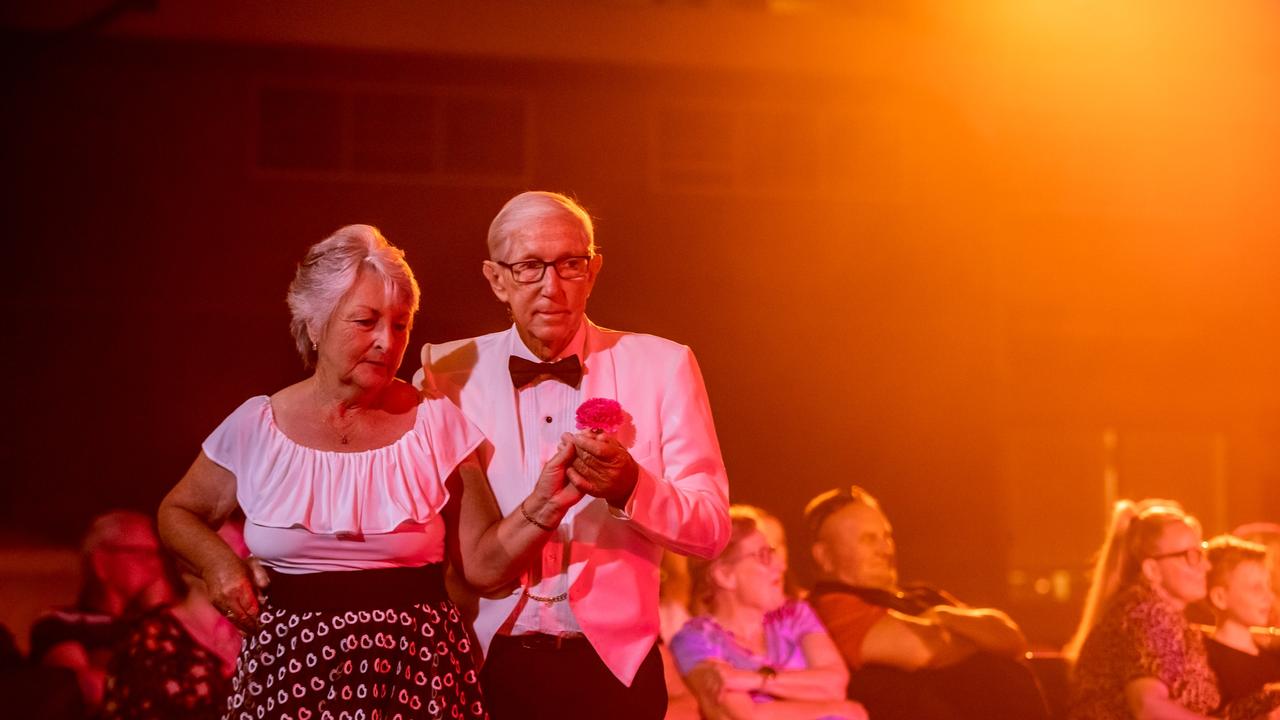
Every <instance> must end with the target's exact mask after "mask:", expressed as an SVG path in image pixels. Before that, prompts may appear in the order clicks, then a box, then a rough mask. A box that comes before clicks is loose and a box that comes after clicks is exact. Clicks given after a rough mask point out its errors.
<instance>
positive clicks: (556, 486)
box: [523, 440, 585, 527]
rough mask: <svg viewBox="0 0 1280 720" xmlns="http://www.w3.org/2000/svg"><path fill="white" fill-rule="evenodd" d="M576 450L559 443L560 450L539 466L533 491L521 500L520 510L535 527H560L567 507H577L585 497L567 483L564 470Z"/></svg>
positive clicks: (568, 445)
mask: <svg viewBox="0 0 1280 720" xmlns="http://www.w3.org/2000/svg"><path fill="white" fill-rule="evenodd" d="M575 452H576V448H575V447H574V445H573V443H568V442H564V441H563V440H562V441H561V442H560V448H559V449H558V450H556V454H555V455H552V456H551V459H550V460H547V463H546V464H545V465H543V466H542V472H541V473H540V474H539V475H538V482H537V483H535V484H534V486H533V492H531V493H529V497H528V498H527V499H525V501H524V506H523V507H524V510H525V512H527V513H528V514H529V515H530V516H531V517H533V519H534V520H537V521H538V523H539V525H542V526H546V527H555V526H557V525H559V524H560V520H561V519H563V518H564V514H565V513H566V512H568V511H569V508H571V507H573V506H574V505H577V504H578V501H579V500H581V499H582V498H583V497H585V495H584V494H583V492H582V491H581V490H579V489H578V488H577V487H576V486H574V485H573V484H572V483H570V482H569V480H568V478H567V477H566V471H567V470H568V468H569V466H570V465H571V464H572V463H573V459H574V454H575Z"/></svg>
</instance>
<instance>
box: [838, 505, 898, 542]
mask: <svg viewBox="0 0 1280 720" xmlns="http://www.w3.org/2000/svg"><path fill="white" fill-rule="evenodd" d="M822 529H823V530H824V531H834V532H844V533H852V534H861V533H866V532H879V531H881V530H884V531H888V530H889V529H890V526H889V519H888V518H886V517H885V516H884V513H882V512H880V511H879V510H877V509H876V508H873V507H871V506H870V505H866V504H863V503H851V504H849V505H846V506H844V507H842V508H840V509H839V510H836V511H835V512H833V513H831V516H830V517H828V518H827V520H826V522H824V523H823V524H822Z"/></svg>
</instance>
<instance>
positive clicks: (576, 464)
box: [562, 430, 640, 509]
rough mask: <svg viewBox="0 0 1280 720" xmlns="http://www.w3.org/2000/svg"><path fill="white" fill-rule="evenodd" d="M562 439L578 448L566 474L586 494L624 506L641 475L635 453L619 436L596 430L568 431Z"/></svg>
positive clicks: (614, 505)
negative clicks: (621, 442)
mask: <svg viewBox="0 0 1280 720" xmlns="http://www.w3.org/2000/svg"><path fill="white" fill-rule="evenodd" d="M562 439H563V440H564V441H565V442H569V443H572V444H573V446H574V447H575V448H576V449H577V457H575V458H574V460H573V463H572V464H571V465H569V469H568V471H567V473H566V474H567V475H568V477H569V482H571V483H573V486H574V487H576V488H578V489H579V490H581V491H582V492H583V493H585V494H587V495H592V496H594V497H599V498H604V499H605V500H607V501H608V502H609V504H610V505H612V506H613V507H615V508H618V509H622V508H623V507H624V506H625V505H626V504H627V500H629V499H630V498H631V491H632V490H635V487H636V479H637V478H639V477H640V467H639V466H638V465H636V461H635V459H634V458H632V457H631V453H629V452H627V449H626V448H625V447H623V446H622V445H621V444H620V443H619V442H618V440H617V438H615V437H613V436H612V435H610V434H608V433H603V432H598V431H594V430H592V431H582V432H579V433H577V434H569V433H565V435H564V437H563V438H562Z"/></svg>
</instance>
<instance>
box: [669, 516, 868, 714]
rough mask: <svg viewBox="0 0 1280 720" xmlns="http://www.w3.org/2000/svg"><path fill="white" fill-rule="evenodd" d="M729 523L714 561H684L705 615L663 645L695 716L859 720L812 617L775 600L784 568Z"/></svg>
mask: <svg viewBox="0 0 1280 720" xmlns="http://www.w3.org/2000/svg"><path fill="white" fill-rule="evenodd" d="M730 516H731V518H732V531H731V534H730V538H729V545H728V546H727V547H726V548H725V550H724V552H723V553H722V554H721V555H720V557H719V558H717V559H715V560H712V561H709V562H699V561H691V562H690V572H691V575H692V576H693V592H694V594H695V596H698V597H700V598H702V599H703V600H704V601H705V606H706V607H707V608H708V613H707V614H705V615H700V616H698V617H695V618H693V619H692V620H690V621H689V622H688V623H687V624H685V626H684V627H683V628H682V629H681V630H680V632H678V633H676V636H675V637H674V638H673V639H672V641H671V650H672V653H673V654H674V656H675V659H676V664H677V666H678V667H679V669H680V672H681V673H682V674H683V675H684V677H685V680H686V682H688V684H689V687H690V688H691V689H692V691H693V694H694V696H695V697H696V698H697V700H698V705H699V707H700V708H701V710H702V713H703V715H704V716H705V717H707V718H713V719H714V718H794V719H796V720H801V719H803V720H813V719H814V718H846V719H848V720H865V719H866V717H867V716H866V712H865V711H864V710H863V708H862V707H861V706H860V705H858V704H857V703H853V702H849V701H848V700H846V699H845V697H844V695H845V693H844V689H845V684H846V682H847V681H848V672H847V671H846V670H845V668H844V664H843V663H842V662H841V661H840V655H839V653H838V652H837V651H836V649H835V647H834V646H833V645H832V643H831V639H830V638H829V637H828V636H827V633H826V631H825V630H824V629H823V627H822V624H821V623H819V622H818V619H817V618H816V617H815V616H814V614H813V610H812V609H811V608H810V607H809V606H808V605H807V604H806V603H804V602H800V601H792V602H788V601H787V598H786V596H785V595H784V594H783V592H782V576H783V572H784V570H785V569H784V568H783V567H782V565H781V564H780V562H779V560H778V557H777V554H776V552H775V551H774V549H773V547H772V546H771V545H769V542H768V541H767V540H766V539H765V536H764V534H763V533H761V532H760V530H759V527H758V526H757V524H756V521H755V519H754V518H753V517H751V516H749V515H744V514H742V513H740V512H734V511H733V510H731V511H730Z"/></svg>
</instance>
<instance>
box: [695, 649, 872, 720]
mask: <svg viewBox="0 0 1280 720" xmlns="http://www.w3.org/2000/svg"><path fill="white" fill-rule="evenodd" d="M793 672H801V671H793ZM739 674H742V675H743V677H744V678H745V676H748V675H751V676H755V678H757V682H758V679H759V678H760V675H759V674H758V673H755V672H752V671H750V670H738V669H736V668H734V667H732V666H730V665H729V664H728V663H726V662H725V661H724V660H721V659H719V658H712V659H707V660H703V661H702V662H700V663H698V664H697V665H696V666H695V667H694V668H693V669H692V670H691V671H689V674H688V675H686V676H685V678H684V679H685V682H686V683H688V685H689V689H690V691H692V693H693V696H694V697H695V698H696V699H697V701H698V707H699V709H701V711H702V715H703V717H705V718H707V719H708V720H813V719H814V718H819V717H821V718H826V717H831V718H844V719H845V720H866V719H867V713H866V711H865V710H864V709H863V708H862V706H861V705H859V704H858V703H856V702H853V701H850V700H845V699H844V698H843V693H841V695H842V697H840V698H833V699H828V700H794V699H777V700H772V701H769V702H756V701H755V699H754V698H752V697H751V695H750V694H749V693H748V691H747V690H734V689H731V687H732V686H733V685H734V684H736V682H735V680H734V678H735V677H737V676H738V675H739ZM752 689H755V688H752Z"/></svg>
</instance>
